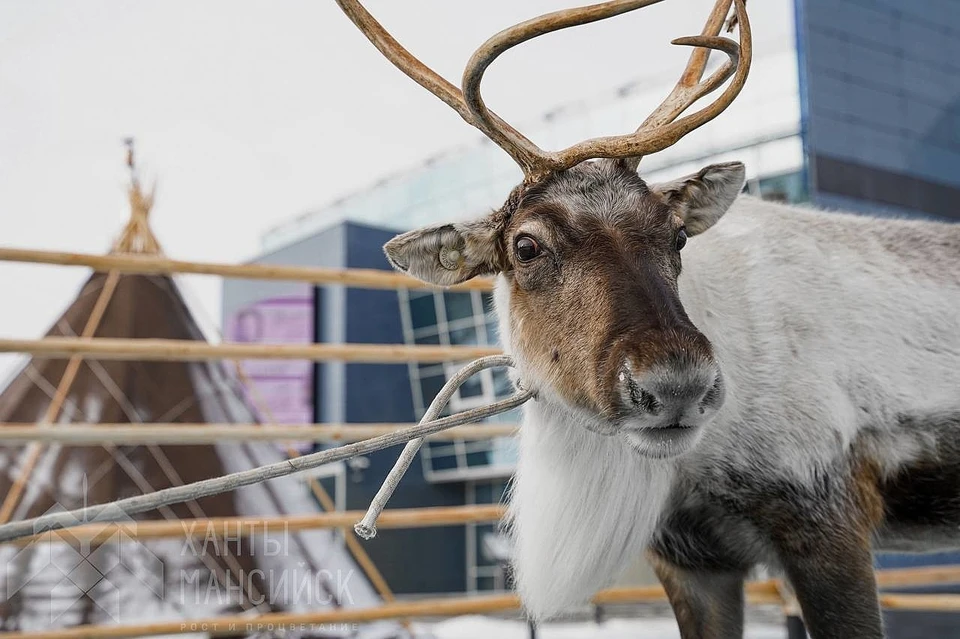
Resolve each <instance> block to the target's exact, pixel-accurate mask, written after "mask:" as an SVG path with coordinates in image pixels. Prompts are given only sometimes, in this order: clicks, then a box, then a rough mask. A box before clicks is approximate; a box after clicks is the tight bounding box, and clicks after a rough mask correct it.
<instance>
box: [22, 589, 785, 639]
mask: <svg viewBox="0 0 960 639" xmlns="http://www.w3.org/2000/svg"><path fill="white" fill-rule="evenodd" d="M746 595H747V602H748V603H751V604H779V603H780V602H781V600H780V595H779V594H778V592H777V590H776V584H775V582H773V581H769V582H755V583H751V584H748V585H747V588H746ZM637 601H644V602H649V601H666V595H665V594H664V592H663V589H662V588H660V587H659V586H646V587H641V588H612V589H610V590H604V591H601V592H600V593H598V594H597V596H596V597H595V598H594V602H595V603H598V604H617V603H630V602H637ZM519 609H520V600H519V599H518V598H517V596H516V595H513V594H500V595H484V596H478V597H458V598H443V599H422V600H419V601H402V602H395V603H391V604H384V605H382V606H376V607H371V608H341V609H338V610H326V611H322V612H307V613H268V614H264V615H259V616H256V617H243V616H237V615H234V616H225V617H211V618H206V619H195V620H183V621H162V622H155V623H143V624H130V625H122V626H119V625H117V626H112V625H111V626H102V625H97V626H93V625H88V626H77V627H74V628H65V629H62V630H45V631H39V632H24V633H19V632H17V633H6V634H4V639H118V638H120V637H146V636H156V635H166V634H170V635H173V634H187V633H195V632H202V633H207V634H209V635H211V636H214V637H219V636H224V635H237V634H245V633H246V634H252V633H254V632H256V631H257V630H258V629H259V630H261V631H267V630H271V629H272V630H273V631H274V632H276V631H277V630H278V629H282V628H295V627H299V628H301V629H302V628H303V627H304V626H312V625H321V624H329V625H333V624H345V623H364V622H371V621H381V620H385V619H398V618H403V617H453V616H457V615H481V614H490V613H499V612H510V611H518V610H519Z"/></svg>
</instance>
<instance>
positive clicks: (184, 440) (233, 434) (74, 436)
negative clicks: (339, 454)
mask: <svg viewBox="0 0 960 639" xmlns="http://www.w3.org/2000/svg"><path fill="white" fill-rule="evenodd" d="M410 426H413V424H281V425H260V424H178V423H167V424H159V423H149V424H129V423H121V424H57V425H54V426H37V425H34V424H19V423H2V422H0V444H7V445H8V444H22V443H26V442H47V443H53V442H56V443H62V444H69V445H71V446H99V445H100V444H120V445H130V444H164V445H167V446H177V445H194V444H215V443H218V442H228V441H269V442H278V443H292V442H322V443H341V444H345V443H352V442H358V441H362V440H364V439H370V438H371V437H378V436H380V435H384V434H386V433H393V432H396V431H398V430H401V429H403V428H409V427H410ZM516 432H517V425H516V424H469V425H466V426H456V427H454V428H451V429H449V430H444V431H440V432H439V433H434V434H433V435H430V436H428V437H427V439H432V440H435V441H454V440H461V439H491V438H494V437H510V436H512V435H515V434H516Z"/></svg>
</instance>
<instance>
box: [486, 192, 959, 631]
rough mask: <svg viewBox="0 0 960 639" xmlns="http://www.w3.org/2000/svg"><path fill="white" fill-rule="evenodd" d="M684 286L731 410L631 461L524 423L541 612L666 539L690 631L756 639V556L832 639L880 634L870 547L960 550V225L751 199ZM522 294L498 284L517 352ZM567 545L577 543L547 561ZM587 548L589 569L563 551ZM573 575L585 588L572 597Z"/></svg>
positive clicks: (741, 202)
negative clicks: (751, 621)
mask: <svg viewBox="0 0 960 639" xmlns="http://www.w3.org/2000/svg"><path fill="white" fill-rule="evenodd" d="M678 283H679V294H680V299H681V301H682V304H683V307H684V308H685V309H686V311H687V313H688V315H689V316H690V319H691V320H692V322H693V323H694V325H696V326H697V328H698V329H699V330H700V331H702V332H703V333H704V335H706V337H707V338H708V339H709V340H710V342H711V344H712V345H713V349H714V356H715V357H716V359H717V361H718V362H719V365H720V368H721V369H722V370H723V372H724V377H725V379H726V384H727V398H726V401H725V402H724V404H723V406H722V407H721V408H720V410H719V413H718V414H717V416H716V417H715V419H714V421H713V422H712V423H711V424H710V425H709V426H708V427H707V428H706V429H705V432H704V434H703V437H702V439H701V440H700V441H699V443H698V444H697V445H696V446H695V447H693V448H692V449H691V450H690V451H689V452H687V453H686V454H684V455H681V456H679V457H676V458H673V459H667V460H660V459H646V458H642V457H640V456H637V455H631V454H630V451H627V452H624V451H623V450H620V448H625V447H622V446H618V444H621V442H618V441H616V440H615V439H614V438H611V437H609V436H607V435H603V434H598V433H595V432H591V430H590V429H589V428H585V427H584V425H583V424H582V423H579V421H580V420H578V419H577V417H576V416H574V415H570V414H569V413H567V412H565V411H564V410H562V409H561V410H556V409H552V408H549V407H545V406H533V407H530V408H529V409H527V410H526V411H525V419H524V424H523V426H522V429H521V463H520V473H521V475H522V476H521V477H518V482H517V485H516V487H515V493H514V499H515V500H516V501H515V503H514V504H513V506H512V508H513V509H514V512H515V513H517V515H518V516H515V525H518V523H519V525H520V526H524V525H526V526H527V530H526V531H525V532H527V534H528V536H529V538H530V539H532V540H535V541H531V543H530V544H528V545H527V546H526V547H525V548H523V547H522V548H520V551H521V552H527V553H529V554H530V558H529V565H536V566H537V567H538V568H537V569H535V570H529V569H527V573H528V574H527V575H526V576H527V577H528V578H529V580H532V585H531V586H530V588H529V592H527V593H526V597H525V599H526V600H530V601H532V602H533V607H535V608H540V607H542V608H543V609H545V610H548V611H553V610H559V609H562V607H564V606H568V605H570V604H572V603H574V602H575V601H576V600H578V599H580V600H582V598H583V596H584V595H585V594H588V593H587V592H586V591H592V590H593V589H596V588H599V587H602V586H603V585H604V584H605V583H606V582H605V581H604V579H605V577H606V579H607V580H609V575H611V574H616V573H617V571H619V570H620V569H622V566H623V565H624V564H625V563H627V562H628V561H629V560H630V558H631V557H635V556H637V555H638V554H639V553H640V552H642V549H643V546H644V545H645V544H647V543H649V549H650V551H651V553H650V554H651V558H652V559H653V562H654V565H655V567H656V569H657V572H658V575H659V576H660V578H661V580H662V582H663V583H664V585H665V587H666V588H667V590H668V594H669V595H670V598H671V602H672V603H673V605H674V608H675V610H676V612H677V616H678V620H679V622H680V625H681V630H682V631H683V636H684V637H736V636H740V635H741V633H742V609H743V601H742V583H743V579H744V578H745V576H746V574H747V572H748V571H749V570H750V569H751V568H752V567H754V566H755V565H756V564H765V565H768V566H771V567H773V568H775V569H782V570H783V571H785V572H786V574H787V576H788V577H789V578H790V580H791V582H792V583H793V584H794V587H795V588H796V589H797V592H798V596H799V597H800V598H801V601H802V603H805V604H806V605H805V606H804V609H805V611H807V610H810V609H816V610H817V611H818V614H817V615H812V614H807V615H806V616H807V617H808V619H807V621H808V624H809V625H810V626H811V631H812V632H813V633H814V636H815V637H834V636H843V637H854V636H855V637H872V636H880V635H879V634H877V632H878V630H877V629H878V624H879V622H878V619H877V612H876V595H875V586H874V582H873V575H872V567H871V562H870V551H871V542H875V545H874V547H876V548H884V549H891V550H894V549H895V550H916V551H922V550H933V549H937V548H947V547H960V226H952V225H947V224H936V223H929V222H913V221H901V220H878V219H875V218H866V217H861V216H853V215H848V214H840V213H824V212H818V211H814V210H809V209H801V208H797V207H789V206H784V205H779V204H773V203H769V202H764V201H761V200H757V199H754V198H751V197H748V196H741V197H740V198H739V199H738V200H737V201H736V203H735V204H734V205H733V206H732V207H731V209H730V210H729V212H728V213H727V214H726V215H725V216H724V217H723V218H722V219H721V221H720V222H718V223H717V225H716V226H715V227H713V228H712V229H711V230H710V231H709V232H706V233H704V234H703V235H701V236H698V237H697V238H695V239H693V240H691V242H690V246H689V248H688V249H687V250H685V252H684V264H683V271H682V273H681V275H680V277H679V282H678ZM509 288H510V287H509V286H508V285H507V282H506V279H505V278H503V277H501V278H500V282H499V284H498V294H497V301H498V310H499V312H500V313H501V320H502V321H501V327H502V328H501V330H502V332H503V333H504V340H503V341H504V343H505V344H509V343H510V341H511V339H510V332H511V321H510V316H511V313H510V308H509V307H510V291H509ZM584 312H586V313H589V312H590V309H589V308H585V309H584ZM514 321H515V320H514ZM518 357H519V358H520V359H521V363H520V370H521V375H522V376H523V378H524V380H525V382H526V383H528V384H530V383H532V384H533V385H534V386H536V384H537V376H538V372H537V371H536V368H535V367H533V368H532V367H530V366H524V363H523V362H522V359H523V355H522V353H521V354H518ZM538 403H540V404H543V403H544V402H538ZM546 403H547V404H549V403H550V402H549V401H548V402H546ZM610 440H613V441H610ZM600 460H603V461H602V462H601V461H600ZM598 462H599V463H602V464H603V467H601V468H598ZM558 464H559V465H561V466H562V467H563V470H562V471H561V473H562V475H563V476H562V478H560V477H558V475H560V474H561V473H558V472H557V471H556V470H555V467H556V466H557V465H558ZM558 481H559V483H558ZM571 502H573V503H575V504H576V507H575V508H573V507H571V506H570V503H571ZM520 509H527V512H528V513H533V514H532V515H529V516H524V517H520V516H519V511H520ZM558 512H559V513H562V514H561V515H557V514H556V513H558ZM565 517H566V518H569V521H566V520H565V519H564V518H565ZM540 522H545V524H544V529H541V528H540V526H539V523H540ZM597 531H604V532H601V533H599V537H600V538H602V539H605V540H607V542H606V543H601V544H598V543H597V539H596V538H592V537H593V534H595V533H596V532H597ZM518 532H521V531H518ZM564 535H570V536H577V535H579V536H581V537H582V539H580V540H577V539H574V538H570V539H562V540H560V541H559V543H558V544H557V546H555V547H544V544H545V543H546V540H547V539H549V538H550V537H551V536H554V537H556V536H564ZM578 544H582V546H581V549H582V550H581V552H582V553H583V555H580V556H578V557H571V556H570V555H573V554H574V553H572V552H568V556H566V557H561V556H557V555H556V554H555V553H554V554H551V548H561V549H566V550H567V551H570V550H573V549H575V548H576V547H577V545H578ZM584 555H585V556H584ZM551 562H552V564H553V566H554V567H553V568H552V569H550V570H546V571H544V570H542V566H544V565H550V564H551ZM568 564H569V565H572V566H573V567H572V568H569V567H566V566H567V565H568ZM592 568H595V569H596V572H595V573H591V570H592ZM518 569H519V570H520V571H521V572H522V571H524V569H525V566H524V559H522V558H521V559H520V564H519V566H518ZM568 571H572V573H569V574H568ZM608 571H609V572H608ZM531 573H532V574H531ZM573 573H575V574H573ZM605 573H607V574H605ZM585 575H586V577H585ZM578 577H579V578H580V579H583V583H584V587H585V590H581V591H578V592H571V591H570V590H568V589H565V588H564V587H563V586H560V585H558V584H563V583H569V582H570V581H571V580H573V579H576V578H578ZM547 614H550V613H549V612H548V613H547Z"/></svg>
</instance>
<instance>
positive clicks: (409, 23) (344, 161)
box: [0, 0, 791, 374]
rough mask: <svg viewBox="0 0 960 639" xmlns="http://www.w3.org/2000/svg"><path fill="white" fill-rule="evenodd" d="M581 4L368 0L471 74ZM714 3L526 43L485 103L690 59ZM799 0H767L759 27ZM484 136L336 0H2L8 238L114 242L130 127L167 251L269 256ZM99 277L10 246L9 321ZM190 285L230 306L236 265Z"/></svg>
mask: <svg viewBox="0 0 960 639" xmlns="http://www.w3.org/2000/svg"><path fill="white" fill-rule="evenodd" d="M576 4H582V0H581V2H570V1H569V0H525V1H524V2H516V1H509V0H486V1H485V2H469V3H468V2H463V1H456V2H453V1H442V0H393V1H387V0H369V2H368V3H367V6H368V8H369V9H370V10H371V12H372V13H373V14H374V15H375V16H377V17H378V19H380V20H381V21H382V22H383V23H384V25H385V26H386V27H387V28H388V29H389V30H390V31H392V32H393V33H394V35H395V36H396V37H397V38H398V39H399V40H400V41H401V42H403V43H404V44H405V45H407V46H408V48H410V49H411V50H412V51H413V52H414V53H415V54H416V55H418V56H419V57H421V59H423V60H425V61H426V62H427V63H428V64H430V65H431V66H433V67H434V68H435V69H437V70H438V71H439V72H440V73H442V74H443V75H444V76H446V77H447V78H449V79H451V80H453V81H454V82H455V83H459V82H458V80H459V77H460V74H461V72H462V69H463V65H464V63H465V61H466V60H467V58H468V57H469V56H470V54H471V53H472V51H473V50H474V49H475V48H476V47H477V46H478V45H479V44H480V43H482V42H483V40H485V39H486V38H487V37H488V36H490V35H491V34H493V33H495V32H496V31H498V30H499V29H502V28H504V27H506V26H509V25H510V24H513V23H515V22H518V21H520V20H523V19H526V18H529V17H532V16H534V15H537V14H540V13H544V12H547V11H551V10H555V9H559V8H563V7H567V6H573V5H576ZM712 4H713V0H672V1H668V2H665V3H664V4H662V5H658V6H654V7H650V8H647V9H644V10H641V11H637V12H634V13H632V14H629V15H627V16H622V17H620V18H616V19H612V20H608V21H605V22H602V23H598V24H594V25H589V26H586V27H580V28H577V29H574V30H568V31H565V32H561V33H557V34H553V35H551V36H547V37H544V38H541V39H539V40H537V41H534V42H531V43H527V44H526V45H524V46H522V47H521V48H519V49H517V50H514V51H510V52H508V53H507V54H505V55H504V56H503V57H502V58H501V59H500V60H499V61H498V62H497V63H496V64H495V65H494V66H493V67H491V69H490V71H489V72H488V77H487V79H486V80H485V83H484V88H485V97H486V101H487V103H488V104H490V105H491V106H492V107H493V108H495V109H496V110H497V111H498V112H500V113H501V115H504V116H506V117H507V118H508V119H509V120H511V121H513V122H521V123H522V122H523V121H524V120H530V119H532V118H535V117H537V116H538V115H539V114H541V113H543V112H544V111H547V110H549V109H551V108H553V107H555V106H557V105H559V104H562V103H565V102H569V101H571V100H574V99H578V98H582V97H585V96H591V95H595V94H597V93H600V92H602V91H604V90H608V89H610V88H612V87H615V86H618V85H620V84H623V83H625V82H628V81H630V80H633V79H635V78H638V77H643V76H646V75H650V74H656V73H662V72H663V70H664V69H665V68H669V67H673V68H676V69H677V70H679V69H680V68H681V66H682V64H683V61H684V59H685V53H684V51H683V49H681V48H679V47H671V46H670V45H669V44H668V42H669V40H670V39H671V38H673V37H676V36H679V35H686V34H693V33H696V32H698V31H699V29H700V28H701V27H702V23H703V19H704V17H705V16H706V14H707V12H708V10H709V8H710V6H711V5H712ZM790 4H791V3H789V2H787V1H786V0H764V1H763V2H758V1H755V2H753V3H751V5H750V9H751V15H754V16H755V18H754V24H755V32H756V25H758V24H762V23H763V22H764V21H765V20H768V19H769V18H768V17H767V16H765V15H764V14H768V15H771V14H777V15H781V14H785V13H786V12H787V11H789V8H788V7H789V6H790ZM778 21H779V18H778ZM757 36H758V37H762V33H758V34H757ZM641 115H642V114H638V118H639V117H640V116H641ZM638 121H639V120H638ZM477 135H478V134H477V133H476V131H475V130H473V129H472V128H470V127H468V126H466V125H465V124H464V123H463V122H462V121H461V120H460V119H459V117H458V116H457V115H456V114H455V113H454V112H453V111H451V110H450V109H449V108H448V107H447V106H446V105H444V104H442V103H441V102H439V101H438V100H437V99H436V98H434V97H433V96H431V95H429V94H428V93H426V92H425V91H424V90H422V89H420V87H418V86H416V85H415V84H414V83H413V82H411V81H410V80H408V79H407V78H406V77H405V76H403V75H402V74H400V73H399V72H398V71H396V70H395V69H394V68H393V67H392V66H390V65H389V64H388V63H387V62H386V61H385V60H384V59H383V58H382V57H381V56H380V54H379V53H378V52H377V51H376V50H375V49H374V48H373V47H372V46H371V45H370V44H369V43H368V42H367V41H366V39H364V38H363V37H362V36H361V35H360V33H359V32H358V31H357V30H356V29H355V28H354V27H353V25H352V24H351V23H350V22H349V21H348V20H347V19H346V18H345V17H344V16H343V15H342V14H341V13H340V10H339V9H338V8H337V6H336V5H335V4H334V2H333V0H283V1H266V0H263V1H251V0H229V1H228V0H218V1H213V0H204V1H202V2H196V1H193V0H191V1H185V0H140V1H138V2H129V1H126V2H124V1H121V0H112V1H104V0H83V1H81V2H77V1H75V0H63V1H59V2H53V1H47V0H37V1H32V2H26V1H23V0H19V1H14V0H0V245H3V246H16V247H23V248H47V249H61V250H69V251H77V252H103V251H105V250H106V249H107V248H108V247H109V245H110V243H111V241H112V239H113V238H114V236H115V235H116V233H117V232H118V231H119V230H120V228H121V226H122V225H123V223H124V221H125V220H126V217H127V213H128V209H127V203H126V200H125V194H124V188H125V184H126V180H127V176H126V171H125V167H124V165H123V157H124V154H123V148H122V139H123V138H124V137H126V136H134V137H135V138H136V139H137V148H138V153H139V158H140V163H141V166H142V167H143V169H144V173H145V174H146V175H147V176H153V177H156V178H157V179H158V180H159V190H158V198H157V204H156V206H155V208H154V212H153V227H154V230H155V231H156V233H157V235H158V237H159V238H160V241H161V242H162V243H163V244H164V246H165V248H166V251H167V253H168V254H169V255H170V256H172V257H176V258H182V259H193V260H206V261H228V262H232V261H239V260H244V259H249V258H250V257H252V256H254V255H255V254H256V253H257V251H258V246H259V245H258V241H259V236H260V234H261V233H262V232H263V231H264V230H266V229H267V228H269V227H272V226H274V225H276V224H278V223H280V222H283V221H285V220H287V219H289V218H291V217H294V216H296V215H298V214H301V213H303V212H304V211H306V210H309V209H315V208H318V207H320V206H321V205H323V204H324V203H326V202H329V201H330V200H332V199H335V198H337V197H338V196H341V195H344V194H345V193H348V192H350V191H353V190H356V189H358V188H362V187H363V186H365V185H367V184H370V183H373V182H375V181H376V180H377V179H378V178H380V177H382V176H383V175H385V174H388V173H393V172H396V171H398V170H401V169H403V168H404V167H408V166H414V165H416V164H418V163H419V162H420V161H421V160H422V159H423V158H425V157H427V156H429V155H432V154H434V153H436V152H438V151H441V150H444V149H446V148H449V147H451V146H454V145H458V144H462V143H465V142H469V141H471V140H473V139H475V138H476V136H477ZM87 276H88V272H86V271H85V270H84V269H77V268H61V267H46V266H31V265H15V264H9V263H0V300H2V302H0V304H2V306H0V308H2V309H3V312H2V313H0V336H5V337H38V336H40V335H41V334H42V333H43V332H44V331H45V330H46V329H47V327H48V326H49V324H50V323H51V322H52V321H53V320H54V319H55V318H56V317H57V315H58V314H59V313H60V312H61V311H62V310H63V308H64V307H65V305H66V304H68V303H69V301H70V300H71V299H72V298H73V296H74V295H75V293H76V291H77V288H78V286H79V285H80V284H81V283H82V281H83V280H84V279H85V278H86V277H87ZM186 284H187V286H188V288H189V289H190V290H191V292H192V294H191V298H192V301H196V302H199V304H200V305H202V307H203V309H204V315H207V316H208V317H209V318H212V319H217V318H218V317H219V300H220V294H219V289H220V281H219V280H218V279H215V278H200V277H196V278H187V279H186ZM8 362H9V359H0V374H2V371H3V369H4V368H6V366H5V364H8Z"/></svg>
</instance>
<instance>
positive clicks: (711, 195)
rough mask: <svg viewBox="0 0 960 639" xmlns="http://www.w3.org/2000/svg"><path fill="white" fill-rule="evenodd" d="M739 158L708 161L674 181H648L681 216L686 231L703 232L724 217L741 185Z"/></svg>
mask: <svg viewBox="0 0 960 639" xmlns="http://www.w3.org/2000/svg"><path fill="white" fill-rule="evenodd" d="M744 176H745V171H744V168H743V163H742V162H728V163H726V164H711V165H710V166H706V167H704V168H702V169H700V171H698V172H697V173H694V174H693V175H688V176H686V177H684V178H680V179H679V180H675V181H673V182H666V183H663V184H651V185H650V190H651V191H653V192H654V193H656V194H658V195H660V197H662V198H663V199H664V201H665V202H666V203H667V205H669V206H670V208H671V209H672V210H673V212H674V213H676V214H677V215H678V216H679V217H680V219H682V220H683V222H684V224H685V225H686V227H687V234H688V235H696V234H698V233H703V232H704V231H706V230H707V229H708V228H710V227H711V226H713V225H714V224H716V222H717V220H719V219H720V218H721V217H723V214H724V213H726V212H727V209H729V208H730V205H731V204H733V201H734V200H735V199H737V196H738V195H739V194H740V191H741V190H742V189H743V182H744Z"/></svg>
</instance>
